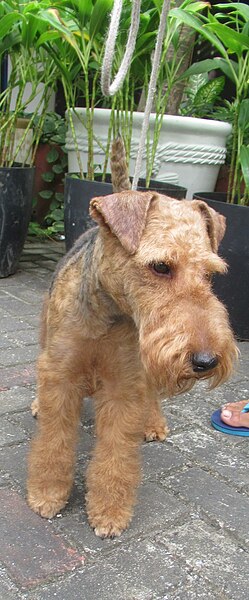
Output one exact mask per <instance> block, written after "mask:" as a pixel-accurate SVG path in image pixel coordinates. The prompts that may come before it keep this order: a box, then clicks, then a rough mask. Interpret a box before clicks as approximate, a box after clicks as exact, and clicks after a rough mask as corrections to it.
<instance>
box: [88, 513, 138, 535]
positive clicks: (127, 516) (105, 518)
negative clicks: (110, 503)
mask: <svg viewBox="0 0 249 600" xmlns="http://www.w3.org/2000/svg"><path fill="white" fill-rule="evenodd" d="M87 515H88V521H89V524H90V525H91V527H92V528H93V530H94V533H95V535H97V536H98V537H101V538H114V537H119V536H120V535H121V533H122V532H123V531H124V530H125V529H127V527H128V526H129V524H130V522H131V519H132V511H131V509H123V510H122V509H120V508H119V509H117V508H116V509H114V508H113V509H112V510H110V508H106V510H102V513H101V512H100V511H98V508H97V506H95V507H94V508H93V507H91V508H89V506H88V508H87Z"/></svg>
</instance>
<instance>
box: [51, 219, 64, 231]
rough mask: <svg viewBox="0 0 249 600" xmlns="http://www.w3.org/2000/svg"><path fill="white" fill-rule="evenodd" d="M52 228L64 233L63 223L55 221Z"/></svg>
mask: <svg viewBox="0 0 249 600" xmlns="http://www.w3.org/2000/svg"><path fill="white" fill-rule="evenodd" d="M62 219H63V217H62ZM53 229H54V231H57V232H60V233H64V229H65V227H64V223H61V222H59V221H57V223H54V225H53Z"/></svg>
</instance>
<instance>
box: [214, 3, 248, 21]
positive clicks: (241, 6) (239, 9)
mask: <svg viewBox="0 0 249 600" xmlns="http://www.w3.org/2000/svg"><path fill="white" fill-rule="evenodd" d="M215 7H216V8H221V9H222V10H224V8H225V9H226V8H230V9H231V8H234V11H233V12H235V13H237V14H239V15H241V16H242V17H244V19H245V21H246V20H249V6H247V4H246V3H245V2H229V4H228V3H224V4H216V5H215Z"/></svg>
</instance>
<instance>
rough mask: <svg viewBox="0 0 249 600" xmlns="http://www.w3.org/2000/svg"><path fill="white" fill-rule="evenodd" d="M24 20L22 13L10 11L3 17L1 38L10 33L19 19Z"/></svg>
mask: <svg viewBox="0 0 249 600" xmlns="http://www.w3.org/2000/svg"><path fill="white" fill-rule="evenodd" d="M21 20H24V18H23V16H22V15H21V14H20V13H15V12H13V13H9V14H8V15H5V16H4V17H2V18H1V38H4V37H5V35H7V33H10V30H11V27H12V25H13V24H14V23H17V21H19V22H20V21H21Z"/></svg>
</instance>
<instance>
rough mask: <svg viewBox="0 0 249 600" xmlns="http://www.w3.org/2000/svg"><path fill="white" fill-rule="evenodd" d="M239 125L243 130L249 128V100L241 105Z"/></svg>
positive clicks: (243, 101)
mask: <svg viewBox="0 0 249 600" xmlns="http://www.w3.org/2000/svg"><path fill="white" fill-rule="evenodd" d="M238 125H239V127H240V128H241V129H242V130H245V129H247V128H248V127H249V99H247V98H246V99H245V100H242V102H241V103H240V106H239V116H238Z"/></svg>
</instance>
